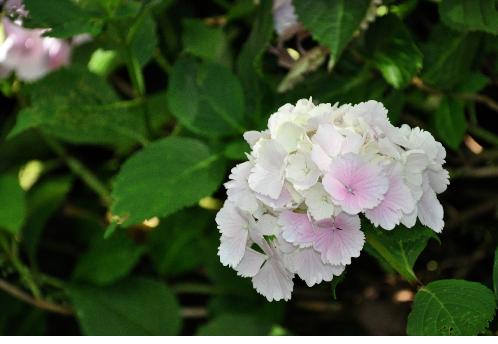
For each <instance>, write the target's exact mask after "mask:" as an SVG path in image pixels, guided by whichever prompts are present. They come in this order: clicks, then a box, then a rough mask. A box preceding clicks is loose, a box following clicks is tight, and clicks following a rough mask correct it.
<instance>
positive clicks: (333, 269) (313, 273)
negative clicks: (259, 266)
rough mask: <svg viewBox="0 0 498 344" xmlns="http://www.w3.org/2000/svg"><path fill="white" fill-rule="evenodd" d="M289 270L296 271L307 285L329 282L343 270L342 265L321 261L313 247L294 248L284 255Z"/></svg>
mask: <svg viewBox="0 0 498 344" xmlns="http://www.w3.org/2000/svg"><path fill="white" fill-rule="evenodd" d="M285 261H286V265H287V266H288V268H289V270H290V271H291V272H293V273H296V274H297V275H298V276H299V277H300V278H301V279H302V280H303V281H305V282H306V284H307V285H308V287H311V286H313V285H315V284H319V283H321V282H322V281H325V282H329V281H331V280H332V278H333V277H334V276H339V275H340V274H341V273H342V272H343V271H344V266H343V265H329V264H325V263H323V261H322V259H321V258H320V253H318V252H317V251H315V250H314V249H313V248H311V247H310V248H303V249H296V250H295V251H294V252H292V253H291V254H289V255H287V256H286V257H285Z"/></svg>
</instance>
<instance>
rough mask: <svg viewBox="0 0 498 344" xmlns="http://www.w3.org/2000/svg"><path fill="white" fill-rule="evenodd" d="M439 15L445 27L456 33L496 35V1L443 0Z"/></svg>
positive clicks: (497, 9) (497, 24) (497, 27)
mask: <svg viewBox="0 0 498 344" xmlns="http://www.w3.org/2000/svg"><path fill="white" fill-rule="evenodd" d="M439 15H440V16H441V20H442V21H443V22H444V23H445V24H446V25H448V26H449V27H451V28H452V29H455V30H458V31H485V32H488V33H492V34H495V35H496V34H498V7H497V2H496V0H443V1H442V2H441V3H440V4H439Z"/></svg>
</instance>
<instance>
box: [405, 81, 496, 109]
mask: <svg viewBox="0 0 498 344" xmlns="http://www.w3.org/2000/svg"><path fill="white" fill-rule="evenodd" d="M412 85H413V86H415V87H416V88H418V89H419V90H421V91H424V92H427V93H432V94H435V95H443V94H445V93H444V92H443V91H440V90H438V89H435V88H433V87H431V86H428V85H426V84H425V83H424V81H423V80H422V79H420V78H419V77H414V78H413V79H412ZM450 95H452V96H454V97H456V98H460V99H464V100H473V101H475V102H477V103H481V104H483V105H486V106H487V107H489V108H490V109H491V110H493V111H496V112H498V103H497V102H496V101H494V100H493V99H491V98H490V97H488V96H486V95H483V94H473V93H454V94H450Z"/></svg>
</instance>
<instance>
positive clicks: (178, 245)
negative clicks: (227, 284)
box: [148, 208, 214, 277]
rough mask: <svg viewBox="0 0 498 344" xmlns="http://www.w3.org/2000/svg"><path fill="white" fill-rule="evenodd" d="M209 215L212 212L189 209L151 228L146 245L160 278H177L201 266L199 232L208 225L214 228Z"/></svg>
mask: <svg viewBox="0 0 498 344" xmlns="http://www.w3.org/2000/svg"><path fill="white" fill-rule="evenodd" d="M213 216H214V213H213V212H210V211H206V210H203V209H200V208H189V209H185V210H184V211H181V212H178V213H176V214H173V215H171V216H169V217H168V218H166V219H165V220H162V221H161V224H160V225H159V226H158V227H157V228H155V229H154V231H153V232H152V233H151V235H150V237H149V243H148V246H149V247H150V257H151V260H152V263H153V265H154V267H155V269H156V271H157V272H158V273H159V274H160V275H161V276H165V277H173V276H178V275H181V274H184V273H186V272H189V271H192V270H193V269H195V268H196V267H199V266H201V265H202V264H203V263H204V255H203V254H201V252H202V246H201V245H202V240H204V237H203V232H204V231H205V230H206V228H207V227H208V225H211V226H214V224H212V223H211V221H212V220H213ZM210 228H211V227H210ZM171 238H174V240H171Z"/></svg>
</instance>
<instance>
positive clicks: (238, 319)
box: [197, 314, 271, 336]
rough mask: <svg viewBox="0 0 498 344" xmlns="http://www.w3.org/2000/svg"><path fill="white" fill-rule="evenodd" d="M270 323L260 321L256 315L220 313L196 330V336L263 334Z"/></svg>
mask: <svg viewBox="0 0 498 344" xmlns="http://www.w3.org/2000/svg"><path fill="white" fill-rule="evenodd" d="M270 330H271V325H270V324H265V323H264V322H261V321H260V320H259V319H258V317H256V316H249V315H242V314H222V315H220V316H218V317H216V318H214V319H213V320H211V321H210V322H208V323H207V324H206V325H203V326H201V327H200V328H199V330H198V331H197V335H198V336H265V335H268V333H269V332H270Z"/></svg>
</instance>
